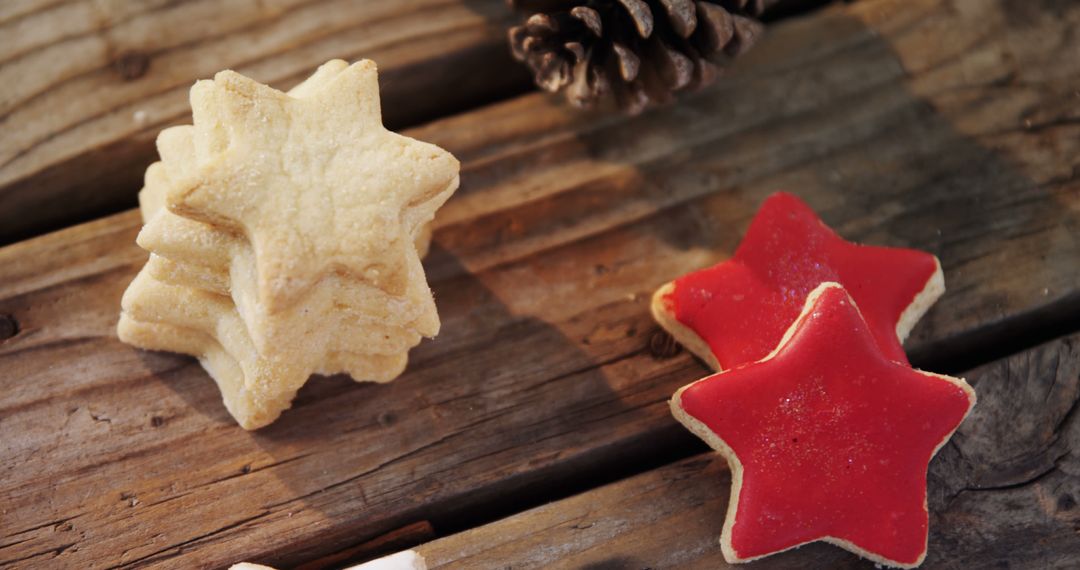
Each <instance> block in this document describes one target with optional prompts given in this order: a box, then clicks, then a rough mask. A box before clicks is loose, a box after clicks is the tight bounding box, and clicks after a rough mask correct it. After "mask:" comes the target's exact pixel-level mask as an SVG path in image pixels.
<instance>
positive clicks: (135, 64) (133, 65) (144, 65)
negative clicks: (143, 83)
mask: <svg viewBox="0 0 1080 570" xmlns="http://www.w3.org/2000/svg"><path fill="white" fill-rule="evenodd" d="M112 66H113V69H115V70H116V72H117V73H119V74H120V77H122V78H123V79H124V81H134V80H136V79H138V78H140V77H142V76H144V75H146V71H147V70H148V69H150V56H148V55H146V54H145V53H143V52H141V51H126V52H124V53H122V54H120V56H119V57H117V58H116V59H115V60H113V64H112Z"/></svg>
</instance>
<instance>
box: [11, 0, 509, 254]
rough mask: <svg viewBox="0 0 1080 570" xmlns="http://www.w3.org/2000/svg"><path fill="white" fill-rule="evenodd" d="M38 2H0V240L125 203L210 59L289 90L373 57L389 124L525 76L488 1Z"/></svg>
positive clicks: (425, 115) (439, 110)
mask: <svg viewBox="0 0 1080 570" xmlns="http://www.w3.org/2000/svg"><path fill="white" fill-rule="evenodd" d="M39 4H40V5H39V6H37V7H36V8H34V9H28V10H25V11H24V10H20V9H19V8H18V7H15V6H13V7H12V11H11V13H8V14H0V37H3V38H4V41H3V42H0V85H3V87H0V130H2V131H3V133H4V135H3V137H0V243H8V242H10V241H12V240H13V239H17V238H19V237H26V236H28V235H32V234H33V233H35V232H37V233H40V232H41V231H43V230H44V229H46V228H49V227H53V228H55V227H57V226H58V225H62V224H65V223H70V222H71V221H73V220H74V221H82V220H86V219H90V217H91V216H92V215H93V214H95V213H100V212H102V211H109V210H110V209H111V211H116V210H117V209H118V208H120V207H130V206H132V205H134V203H135V202H134V200H135V192H136V191H137V190H138V188H139V186H140V184H141V182H142V173H143V171H144V170H145V169H146V166H147V165H148V164H149V163H150V162H152V161H153V159H154V147H153V140H154V137H155V136H156V134H157V132H158V131H159V130H160V129H161V128H162V127H164V126H167V125H171V124H178V123H184V122H190V116H191V111H190V108H189V107H188V101H187V93H188V89H189V88H190V87H191V84H192V83H193V82H194V81H195V80H196V79H202V78H207V77H212V76H213V74H214V73H216V72H217V71H219V70H221V69H225V68H232V69H235V70H237V71H239V72H241V73H244V74H247V75H249V76H251V77H254V78H255V79H258V80H259V81H262V82H264V83H270V84H273V85H274V86H277V87H281V88H288V87H291V86H292V85H293V84H295V83H297V82H298V81H300V80H301V79H303V78H304V77H305V76H307V74H309V73H310V72H311V71H312V70H314V69H315V67H317V66H318V65H319V64H321V63H323V62H325V61H326V60H329V59H333V58H343V59H350V60H351V59H359V58H370V59H373V60H375V61H376V62H377V63H378V64H379V68H380V72H381V83H382V87H383V110H384V114H385V119H386V121H387V123H388V124H390V125H392V126H401V125H406V124H416V123H418V122H422V121H427V120H431V119H432V118H434V117H438V116H442V115H445V114H447V113H450V112H454V111H458V110H461V109H463V108H467V107H469V106H476V105H480V104H483V103H486V102H488V101H491V100H493V99H498V98H502V97H505V96H507V95H509V94H513V93H519V92H521V91H523V90H525V89H527V88H528V87H529V85H530V80H529V77H528V75H527V73H525V71H524V70H523V68H521V66H519V65H517V64H516V63H514V62H513V61H512V60H511V58H510V56H509V49H508V48H507V47H506V45H505V26H506V25H507V24H508V23H509V22H510V21H512V20H513V19H514V18H516V17H517V16H515V15H514V14H513V13H512V12H511V11H510V10H508V9H507V8H506V7H505V6H504V5H502V3H500V2H475V1H471V0H408V1H403V0H365V1H364V2H352V1H348V0H278V1H273V2H249V1H228V2H218V1H216V0H195V1H189V2H173V1H169V0H139V1H137V2H100V1H96V0H79V1H75V2H69V3H63V4H59V5H53V4H51V3H44V2H43V3H39ZM433 89H434V90H438V91H439V96H438V97H432V96H431V92H432V90H433Z"/></svg>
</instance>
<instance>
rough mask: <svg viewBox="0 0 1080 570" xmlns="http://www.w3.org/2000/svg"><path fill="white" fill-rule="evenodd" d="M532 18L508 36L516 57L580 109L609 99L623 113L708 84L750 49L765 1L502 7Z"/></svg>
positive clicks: (544, 0) (522, 1)
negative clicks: (529, 12) (524, 12)
mask: <svg viewBox="0 0 1080 570" xmlns="http://www.w3.org/2000/svg"><path fill="white" fill-rule="evenodd" d="M508 1H509V3H510V4H511V6H513V7H515V8H519V9H526V10H534V11H536V13H534V14H533V15H532V16H530V17H529V18H528V19H527V20H526V21H525V23H524V24H522V25H520V26H515V27H513V28H511V29H510V31H509V39H510V47H511V50H512V52H513V54H514V57H515V58H516V59H517V60H519V61H522V62H524V63H525V64H526V65H527V66H528V67H529V68H530V69H531V70H532V72H533V77H534V80H535V82H536V84H537V85H538V86H539V87H540V88H541V89H544V90H545V91H549V92H552V93H554V92H558V91H563V92H564V93H565V95H566V98H567V99H568V100H569V101H570V102H571V103H572V104H574V105H576V106H578V107H593V106H595V105H596V104H597V103H599V102H600V101H601V100H602V99H604V98H606V97H608V96H609V95H610V96H612V97H613V98H614V101H615V103H616V104H617V105H618V106H619V107H620V108H622V109H623V110H624V111H626V112H628V113H638V112H640V111H641V110H642V109H644V108H645V107H646V106H647V105H649V104H650V103H665V102H668V101H670V100H671V99H672V93H674V92H676V91H680V90H684V89H694V88H698V87H701V86H704V85H707V84H709V83H711V82H712V81H713V80H715V79H716V77H717V76H719V75H720V64H722V63H723V61H724V60H725V58H730V57H735V56H737V55H739V54H741V53H743V52H744V51H746V49H748V48H749V47H750V46H751V45H753V43H754V41H755V40H756V39H757V37H758V36H759V35H760V33H761V30H762V25H761V23H759V22H758V21H757V20H755V19H753V18H754V17H755V16H759V15H760V14H761V12H762V11H763V10H764V8H765V7H766V4H767V3H769V2H768V0H508Z"/></svg>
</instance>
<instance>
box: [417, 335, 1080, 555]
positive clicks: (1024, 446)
mask: <svg viewBox="0 0 1080 570" xmlns="http://www.w3.org/2000/svg"><path fill="white" fill-rule="evenodd" d="M964 376H965V377H966V378H968V380H969V381H970V382H971V383H972V385H973V386H974V387H975V389H976V390H977V391H978V394H979V403H978V405H977V406H976V408H975V411H974V412H973V413H972V415H971V416H970V417H969V418H968V419H967V420H966V421H965V422H964V424H963V426H962V427H961V428H960V430H959V431H958V432H957V433H956V435H955V436H954V437H953V439H952V440H951V441H950V443H949V444H948V445H947V446H946V447H945V448H944V449H943V450H942V451H941V453H940V454H939V456H938V457H937V458H935V459H934V461H933V462H932V463H931V467H930V473H929V481H930V483H929V492H930V496H929V502H930V513H931V521H930V550H929V554H928V556H927V559H926V564H925V566H924V567H925V568H991V567H1002V565H1007V566H1008V567H1009V568H1040V569H1042V568H1075V567H1076V565H1077V564H1078V563H1080V533H1078V530H1080V507H1078V506H1077V501H1080V415H1078V414H1077V413H1076V410H1077V408H1078V407H1080V335H1073V336H1071V337H1068V338H1065V339H1060V340H1057V341H1053V342H1050V343H1048V344H1045V345H1042V346H1040V347H1037V348H1035V349H1032V350H1029V351H1026V352H1024V353H1021V354H1018V355H1015V356H1012V357H1009V358H1006V359H1003V360H1000V361H997V362H994V363H992V364H988V365H986V366H983V367H980V368H977V369H975V370H971V371H969V372H967V373H965V374H964ZM810 484H812V482H811V483H810ZM730 492H731V476H730V473H729V472H728V470H727V465H726V463H725V461H724V459H723V458H722V457H720V456H719V455H718V454H715V453H711V452H709V453H704V454H701V455H696V456H694V457H691V458H689V459H686V460H683V461H680V462H678V463H675V464H672V465H669V466H666V467H663V468H660V469H655V470H652V471H649V472H647V473H644V474H642V475H638V476H636V477H632V478H630V479H626V480H623V481H620V482H618V483H614V484H611V485H608V486H605V487H601V488H598V489H594V490H592V491H588V492H586V493H582V494H580V495H577V496H575V497H572V498H569V499H564V500H562V501H557V502H554V503H551V504H548V505H545V506H542V507H538V508H535V509H532V510H530V511H526V512H523V513H521V514H518V515H514V516H512V517H509V518H506V519H503V520H500V521H497V522H495V523H491V524H488V525H485V526H482V527H478V528H475V529H472V530H469V531H466V532H462V533H459V534H456V535H453V536H449V537H446V538H442V539H439V540H436V541H434V542H431V543H428V544H425V545H423V546H421V547H419V548H417V551H419V552H420V553H421V554H422V555H423V556H424V557H425V558H426V559H427V562H428V564H429V567H432V568H440V567H444V568H505V567H513V568H515V569H518V568H520V569H527V568H703V569H704V568H732V567H733V566H731V565H729V564H727V563H725V561H724V558H723V555H722V554H721V552H720V545H719V536H720V531H721V529H722V527H723V524H724V515H725V513H726V512H727V506H728V499H729V496H730ZM873 566H874V565H873V563H872V562H869V561H866V560H861V559H859V558H858V557H856V556H854V555H852V554H849V553H847V552H845V551H843V550H840V549H838V548H836V547H833V546H828V545H823V544H815V545H811V546H807V547H803V548H800V549H798V550H794V551H791V552H786V553H783V554H779V555H776V556H773V557H770V558H768V559H765V560H762V561H759V562H756V563H755V564H754V565H753V567H754V568H760V569H776V568H872V567H873Z"/></svg>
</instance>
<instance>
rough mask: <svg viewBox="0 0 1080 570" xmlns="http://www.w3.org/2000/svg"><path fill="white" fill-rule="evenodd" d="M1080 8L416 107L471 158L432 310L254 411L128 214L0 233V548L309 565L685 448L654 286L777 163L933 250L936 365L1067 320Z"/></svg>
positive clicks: (50, 557) (437, 135)
mask: <svg viewBox="0 0 1080 570" xmlns="http://www.w3.org/2000/svg"><path fill="white" fill-rule="evenodd" d="M1078 23H1080V7H1078V6H1076V5H1075V4H1073V3H1061V2H1053V1H1051V0H1046V1H1045V2H1037V3H1023V4H1018V3H1016V2H1006V1H1004V0H1002V1H1000V2H998V1H991V0H955V1H946V0H919V1H916V2H910V1H904V0H868V1H866V2H862V3H857V4H854V5H851V6H837V7H834V8H830V9H827V10H824V11H821V12H816V13H814V14H812V15H809V16H807V17H805V18H802V19H798V20H792V21H786V22H783V23H780V24H778V25H777V26H775V28H773V30H772V32H771V33H770V35H769V36H768V37H767V38H765V39H764V40H763V42H762V43H761V45H760V46H759V48H758V49H756V50H754V51H753V52H751V53H750V54H749V55H748V56H747V57H746V58H745V59H743V60H742V61H741V62H740V63H738V64H737V65H736V67H735V69H733V71H732V73H731V74H730V76H729V77H728V80H727V81H726V82H725V83H723V84H721V85H718V86H717V87H715V88H713V89H711V90H708V91H706V92H703V93H700V94H698V95H695V96H693V97H691V98H688V99H687V100H686V101H685V102H684V104H682V105H680V106H679V107H676V108H672V109H667V110H663V111H660V112H655V113H650V114H647V115H645V116H642V117H639V118H637V119H624V118H617V117H599V116H588V115H580V114H577V113H574V112H571V111H569V110H567V109H565V108H564V107H562V106H560V105H558V104H557V103H554V102H552V101H550V100H549V99H548V98H546V97H544V96H541V95H527V96H522V97H518V98H516V99H512V100H509V101H506V102H504V103H499V104H493V105H489V106H486V107H484V108H481V109H477V110H475V111H470V112H467V113H463V114H461V115H459V116H455V117H452V118H448V119H445V120H440V121H437V122H435V123H431V124H429V125H426V126H424V127H420V128H416V129H412V130H410V131H409V134H410V135H413V136H417V137H419V138H423V139H425V140H430V141H432V142H435V143H438V144H440V145H442V146H444V147H445V148H447V149H449V150H451V151H453V152H454V153H455V154H457V155H458V156H459V158H461V159H462V162H463V172H462V181H463V184H462V189H461V190H460V191H459V194H458V195H457V196H455V198H454V199H453V200H451V202H450V203H449V204H448V205H447V206H446V208H445V209H444V210H443V211H442V212H441V214H440V218H439V228H438V230H437V232H436V235H435V247H434V250H433V252H432V254H431V257H430V258H429V259H428V262H427V267H428V272H429V278H430V280H431V282H432V286H433V288H434V289H435V294H436V299H437V301H438V303H439V308H440V313H441V314H442V316H443V323H444V325H443V332H442V334H441V335H440V337H439V338H438V339H437V340H435V341H433V342H429V343H426V344H424V345H422V346H421V347H420V348H419V349H418V350H416V351H415V352H414V355H413V358H412V363H411V366H410V370H409V372H408V373H407V374H406V375H405V376H404V377H402V378H401V379H399V380H397V381H395V382H394V383H391V384H389V385H385V386H374V385H363V386H360V385H355V384H353V383H352V382H351V381H349V380H348V379H345V378H340V377H334V378H329V379H317V380H314V381H313V382H312V383H311V384H309V386H308V387H306V388H305V389H304V390H303V391H302V392H301V394H300V397H299V399H298V401H297V402H296V405H295V407H294V409H293V410H291V411H289V412H287V413H286V414H285V415H284V416H283V417H282V419H281V420H279V421H278V422H277V423H275V424H274V425H272V426H271V427H269V428H267V429H266V430H262V431H259V432H256V433H246V432H243V431H241V430H238V429H237V428H236V427H235V425H234V424H233V423H232V422H231V420H230V419H229V418H228V416H227V414H226V413H225V411H224V409H223V407H222V406H221V404H220V397H219V395H218V393H217V390H216V388H215V387H214V385H213V383H212V382H210V381H209V379H208V378H207V377H206V376H205V374H204V373H203V372H202V371H201V369H200V368H199V367H198V366H197V365H196V364H194V363H193V362H192V361H191V360H190V359H188V358H185V357H181V356H173V355H167V354H154V353H145V352H140V351H137V350H133V349H131V348H129V347H126V346H124V345H122V344H120V343H118V342H117V341H116V339H115V336H114V334H113V327H114V326H115V322H116V317H117V307H118V304H119V297H120V294H121V292H122V291H123V288H124V287H125V286H126V284H127V282H128V281H129V280H130V279H131V277H132V276H133V275H134V272H135V270H136V269H137V267H138V266H139V264H141V263H142V261H143V260H144V255H145V254H144V253H143V252H141V251H140V250H138V249H137V248H136V247H135V246H134V244H133V240H134V236H135V233H136V232H137V229H138V217H137V215H136V214H135V213H134V212H129V213H125V214H120V215H117V216H113V217H109V218H105V219H102V220H100V221H97V222H93V223H90V224H85V225H82V226H77V227H74V228H71V229H68V230H64V231H61V232H57V233H54V234H50V235H47V236H44V237H41V238H38V239H35V240H32V241H28V242H23V243H20V244H16V245H13V246H9V247H6V248H3V249H0V315H4V316H6V318H0V332H3V331H7V333H8V335H9V336H10V338H8V339H6V340H4V341H2V344H0V370H2V371H3V374H2V378H0V383H2V384H0V388H2V391H0V430H2V433H3V434H4V436H5V445H4V447H3V449H2V450H0V453H2V455H0V496H2V497H4V498H5V502H4V504H3V506H2V507H0V560H4V561H8V562H14V564H15V565H16V566H27V567H31V566H42V565H58V566H77V567H114V566H118V567H125V566H136V565H145V566H160V567H193V566H198V567H203V566H206V567H217V566H221V565H224V564H228V563H231V562H235V561H238V560H241V559H248V560H256V561H261V562H270V563H277V564H282V565H286V564H287V565H293V564H299V563H303V562H308V561H311V560H316V559H319V558H320V557H323V556H327V555H331V554H333V553H335V552H340V551H347V549H349V548H350V547H352V546H354V545H358V544H362V543H365V542H367V541H368V540H369V539H372V538H373V537H375V536H378V535H382V534H385V533H387V532H390V531H392V530H394V529H397V528H401V527H404V526H406V525H409V524H410V523H413V522H415V521H418V520H429V521H431V523H432V525H433V527H434V528H435V530H436V532H449V531H453V530H458V529H460V528H462V527H463V526H464V527H467V526H469V523H468V521H482V520H485V519H488V520H489V519H491V518H497V517H500V516H502V515H506V514H510V513H511V512H513V511H514V510H515V509H516V508H517V507H516V505H520V504H521V503H522V502H523V501H526V499H524V498H527V497H544V496H553V495H558V494H559V493H560V492H562V491H563V490H565V489H567V488H571V487H574V486H575V485H581V484H582V481H588V480H597V479H604V478H609V477H612V478H617V477H618V476H619V473H623V474H626V473H633V472H635V470H640V469H641V468H642V467H641V466H642V465H645V466H648V464H649V462H650V461H655V459H654V458H655V457H656V454H657V453H658V451H657V450H670V449H685V450H691V452H692V450H695V449H698V447H697V444H696V443H695V442H694V440H693V438H692V436H690V435H689V434H687V433H686V432H685V431H684V430H682V429H681V428H680V427H678V426H677V425H676V424H675V423H674V421H673V420H672V419H671V418H670V416H669V414H668V411H667V406H666V400H667V398H668V397H669V396H670V394H671V393H672V391H674V389H676V388H677V387H679V386H681V385H682V384H684V383H686V382H687V381H688V380H692V379H694V378H696V377H697V376H699V375H700V374H701V373H703V371H704V369H703V368H702V367H701V366H699V365H698V364H697V363H696V362H694V361H693V360H692V359H691V358H690V357H689V356H687V355H686V354H681V355H679V356H677V357H675V358H657V357H654V356H653V355H652V353H651V352H650V350H649V348H648V347H649V340H650V338H651V335H652V333H653V331H654V330H655V327H654V325H653V324H652V322H651V319H650V318H649V316H648V311H647V302H648V293H649V292H650V291H651V290H652V288H653V287H655V286H656V285H657V284H659V283H662V282H664V281H666V280H668V279H670V278H672V277H674V276H677V275H679V274H681V273H684V272H686V271H689V270H691V269H695V268H697V267H700V266H702V265H705V264H708V263H711V262H714V261H716V260H719V259H722V258H723V257H724V256H725V255H727V253H728V252H730V251H731V250H732V249H733V248H734V246H735V244H736V243H737V241H738V239H739V236H740V235H741V234H742V232H743V230H744V229H745V226H746V224H747V222H748V221H749V219H750V217H751V216H752V214H753V211H754V209H755V208H756V207H757V205H758V203H760V201H761V199H762V198H764V196H766V195H767V194H768V193H769V192H771V191H772V190H775V189H778V188H786V189H789V190H792V191H795V192H797V193H799V194H800V195H802V196H803V197H804V198H805V199H807V201H808V202H810V204H811V205H813V206H814V207H815V208H816V209H818V210H819V211H820V213H821V214H822V216H823V217H824V218H825V219H826V221H828V222H829V223H830V224H832V225H833V226H834V227H836V228H837V229H838V230H839V231H840V232H841V233H842V234H843V235H845V236H847V237H849V238H851V239H857V240H861V241H865V242H870V243H876V244H887V245H903V246H913V247H918V248H922V249H926V250H929V251H932V252H934V253H936V254H938V255H939V256H940V258H941V261H942V264H943V266H944V268H945V273H946V282H947V285H948V287H949V292H948V293H947V294H946V296H945V297H943V298H942V300H941V301H940V302H939V303H938V304H937V305H936V306H935V308H934V309H933V310H932V311H931V312H930V314H928V315H927V317H926V318H925V319H924V322H923V323H922V324H920V326H919V327H918V328H917V329H916V331H915V333H914V336H913V338H912V340H911V342H910V344H911V347H912V350H913V354H915V355H921V356H920V357H919V359H917V362H920V361H922V362H938V363H945V364H947V363H948V362H949V355H950V354H952V353H953V352H955V351H957V350H959V349H961V348H967V347H971V346H973V343H974V344H977V343H982V342H990V341H993V340H994V339H998V338H1001V337H1003V335H1008V336H1009V337H1010V338H1017V339H1030V338H1038V337H1039V335H1045V334H1046V333H1045V332H1044V331H1045V330H1046V329H1047V327H1048V326H1050V325H1053V326H1061V324H1062V323H1065V324H1068V323H1070V322H1072V319H1075V318H1076V316H1077V315H1078V313H1080V291H1078V288H1077V285H1078V284H1080V268H1078V266H1077V264H1076V263H1075V261H1076V259H1078V258H1080V244H1078V237H1077V236H1078V235H1080V214H1078V210H1080V180H1078V179H1077V177H1076V174H1077V172H1078V171H1080V169H1078V168H1077V166H1078V165H1077V157H1078V156H1080V152H1078V150H1080V124H1078V123H1077V121H1076V120H1075V117H1076V114H1075V113H1076V109H1077V105H1076V102H1075V101H1076V92H1077V91H1078V90H1080V58H1070V57H1067V55H1068V54H1070V53H1076V51H1077V49H1080V34H1078V33H1076V30H1077V27H1078ZM1053 326H1050V328H1053ZM995 342H996V341H995ZM991 344H993V343H991ZM981 356H982V357H983V359H984V360H986V359H990V358H993V357H994V356H995V355H994V354H992V353H990V352H985V351H984V353H983V354H982V355H981ZM664 452H666V451H661V453H664ZM961 497H963V495H961ZM526 506H527V505H526Z"/></svg>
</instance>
